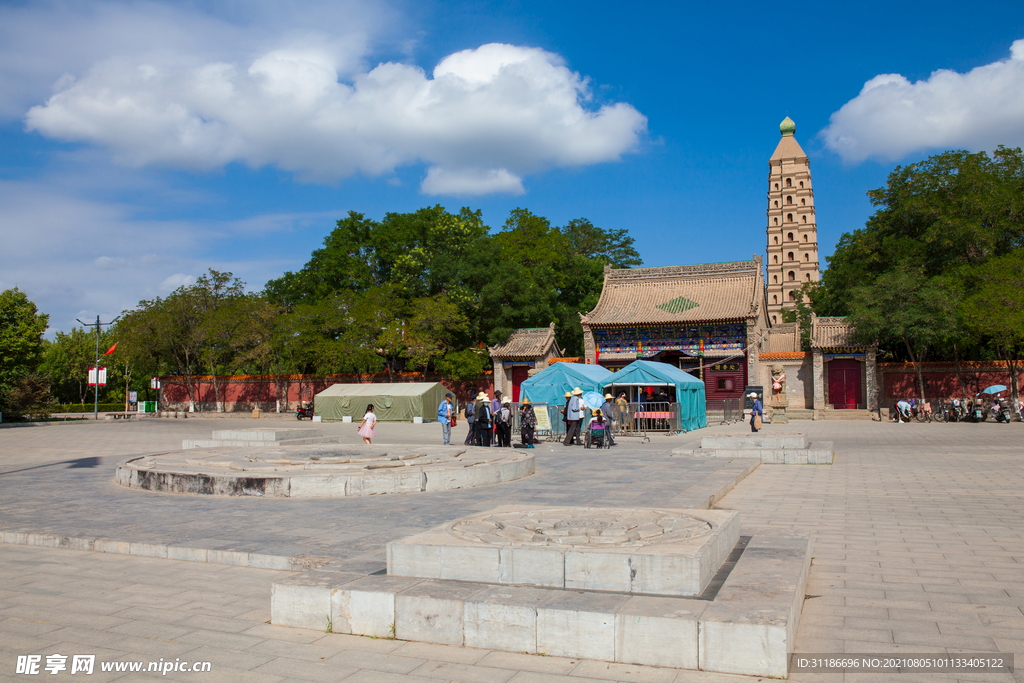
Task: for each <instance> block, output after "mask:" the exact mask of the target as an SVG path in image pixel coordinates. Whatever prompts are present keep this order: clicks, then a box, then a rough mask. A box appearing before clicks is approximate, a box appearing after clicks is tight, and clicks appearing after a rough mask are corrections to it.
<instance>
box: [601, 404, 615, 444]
mask: <svg viewBox="0 0 1024 683" xmlns="http://www.w3.org/2000/svg"><path fill="white" fill-rule="evenodd" d="M614 400H615V397H614V396H612V395H611V394H605V395H604V403H602V404H601V414H602V415H604V418H605V420H607V421H608V429H607V430H606V431H607V433H608V444H609V445H611V446H614V445H615V441H614V440H613V439H612V429H611V428H612V427H613V426H614V424H615V413H614V412H613V411H612V401H614Z"/></svg>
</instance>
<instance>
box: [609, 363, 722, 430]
mask: <svg viewBox="0 0 1024 683" xmlns="http://www.w3.org/2000/svg"><path fill="white" fill-rule="evenodd" d="M605 386H607V387H613V388H614V389H615V390H614V391H612V392H611V393H612V394H617V393H618V390H619V389H620V388H622V389H624V388H626V387H675V394H676V396H675V401H676V403H678V404H679V426H680V429H682V430H684V431H687V432H689V431H693V430H694V429H700V428H701V427H707V426H708V414H707V401H706V397H705V395H704V382H702V381H700V380H699V379H697V378H696V377H694V376H693V375H691V374H689V373H687V372H684V371H682V370H680V369H679V368H677V367H676V366H674V365H669V364H668V363H658V362H655V361H649V360H638V361H633V362H632V363H630V364H629V365H627V366H626V367H624V368H622V369H621V370H619V371H618V372H616V373H615V374H614V375H612V376H611V377H610V378H609V379H608V380H607V381H606V382H605Z"/></svg>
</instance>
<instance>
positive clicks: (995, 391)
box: [981, 384, 1006, 394]
mask: <svg viewBox="0 0 1024 683" xmlns="http://www.w3.org/2000/svg"><path fill="white" fill-rule="evenodd" d="M1000 391H1006V387H1004V386H1003V385H1002V384H993V385H992V386H990V387H988V388H986V389H985V390H983V391H982V392H981V393H983V394H998V393H999V392H1000Z"/></svg>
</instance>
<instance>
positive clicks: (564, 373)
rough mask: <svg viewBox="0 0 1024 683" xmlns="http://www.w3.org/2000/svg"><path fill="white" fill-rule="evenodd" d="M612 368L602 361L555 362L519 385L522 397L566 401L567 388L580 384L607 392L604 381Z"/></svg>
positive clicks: (543, 401)
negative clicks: (593, 362)
mask: <svg viewBox="0 0 1024 683" xmlns="http://www.w3.org/2000/svg"><path fill="white" fill-rule="evenodd" d="M611 377H612V372H611V371H610V370H608V369H607V368H603V367H601V366H600V365H585V364H583V363H552V364H551V365H549V366H548V367H546V368H544V369H543V370H541V371H540V372H538V373H537V374H536V375H534V376H533V377H531V378H530V379H528V380H526V381H525V382H523V383H522V385H521V386H520V387H519V400H520V401H522V400H523V397H524V396H525V397H528V398H529V399H530V401H531V402H532V403H548V404H551V405H562V404H563V403H565V392H567V391H572V390H573V389H575V388H576V387H579V388H580V389H582V390H583V391H584V392H588V391H597V392H600V393H602V394H603V393H604V385H605V384H607V383H608V382H609V381H610V380H611Z"/></svg>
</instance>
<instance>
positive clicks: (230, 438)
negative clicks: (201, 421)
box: [181, 428, 341, 450]
mask: <svg viewBox="0 0 1024 683" xmlns="http://www.w3.org/2000/svg"><path fill="white" fill-rule="evenodd" d="M340 440H341V439H340V438H339V437H336V436H330V437H329V436H324V433H323V431H322V430H320V429H266V428H260V429H221V430H216V431H214V432H213V435H212V437H211V438H209V439H184V440H183V441H182V442H181V447H182V448H183V449H185V450H189V449H192V448H218V447H223V446H239V447H246V448H264V447H267V446H308V445H311V444H318V443H339V442H340Z"/></svg>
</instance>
